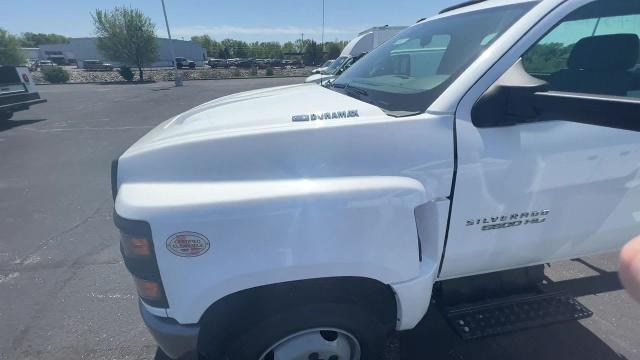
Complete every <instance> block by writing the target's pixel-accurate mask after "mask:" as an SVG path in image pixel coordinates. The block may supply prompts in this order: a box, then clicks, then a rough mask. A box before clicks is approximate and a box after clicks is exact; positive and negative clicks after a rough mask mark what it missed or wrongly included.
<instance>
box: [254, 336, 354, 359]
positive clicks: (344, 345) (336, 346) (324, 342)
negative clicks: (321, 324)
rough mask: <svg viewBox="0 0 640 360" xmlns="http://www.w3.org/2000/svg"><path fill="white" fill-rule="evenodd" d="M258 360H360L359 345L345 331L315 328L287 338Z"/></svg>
mask: <svg viewBox="0 0 640 360" xmlns="http://www.w3.org/2000/svg"><path fill="white" fill-rule="evenodd" d="M259 360H360V344H359V343H358V340H356V338H355V337H354V336H353V335H351V334H349V333H347V332H346V331H343V330H339V329H331V328H317V329H311V330H305V331H300V332H297V333H295V334H293V335H290V336H287V337H286V338H284V339H282V340H280V341H278V342H277V343H276V344H275V345H273V346H271V347H270V348H269V349H268V350H267V351H265V353H264V354H262V356H261V357H260V359H259Z"/></svg>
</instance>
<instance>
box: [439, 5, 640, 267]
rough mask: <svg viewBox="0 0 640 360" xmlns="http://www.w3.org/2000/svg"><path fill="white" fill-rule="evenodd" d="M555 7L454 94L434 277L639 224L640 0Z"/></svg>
mask: <svg viewBox="0 0 640 360" xmlns="http://www.w3.org/2000/svg"><path fill="white" fill-rule="evenodd" d="M578 3H579V4H581V5H578ZM569 6H571V8H568V7H569ZM559 9H564V10H562V11H563V13H562V14H561V15H559V14H558V12H559V11H561V10H557V11H556V13H555V16H557V17H558V19H557V20H556V21H554V22H553V23H552V24H553V25H552V26H551V25H550V26H549V27H548V28H546V29H544V31H538V32H536V31H533V32H532V33H530V34H529V35H528V36H530V37H532V38H526V37H525V38H523V39H521V40H520V42H519V43H518V45H517V46H515V47H514V48H513V49H512V50H511V51H510V52H509V53H507V55H506V56H505V57H504V58H503V59H501V60H500V61H501V62H502V64H503V66H504V67H505V68H508V69H509V70H507V71H504V72H502V73H499V72H494V74H490V73H487V75H485V78H483V80H481V81H480V82H478V84H476V86H483V88H481V89H479V90H478V89H476V90H477V91H475V92H474V90H473V89H472V91H470V92H469V93H468V95H467V98H466V99H463V100H462V102H461V103H460V106H459V108H458V111H457V113H456V118H457V120H456V128H457V132H456V134H457V143H458V149H457V151H458V154H457V155H458V168H457V176H456V183H455V190H454V192H453V205H452V213H451V218H450V230H449V235H448V238H447V245H446V250H445V251H446V253H445V255H444V258H443V259H444V260H443V263H442V267H441V271H440V277H441V278H452V277H458V276H464V275H471V274H477V273H484V272H490V271H497V270H502V269H508V268H515V267H522V266H528V265H534V264H540V263H544V262H549V261H553V260H563V259H569V258H576V257H582V256H587V255H591V254H595V253H601V252H606V251H610V250H616V249H619V248H620V247H621V246H622V245H623V244H624V243H625V242H626V241H628V240H629V239H631V238H632V237H633V236H635V235H638V234H639V233H640V71H639V70H640V65H638V64H639V63H640V61H638V60H639V57H640V50H639V47H640V42H639V40H638V39H639V37H638V36H639V35H640V0H598V1H592V2H589V1H579V2H573V3H571V2H568V3H565V4H564V5H563V6H561V7H560V8H559ZM549 16H554V13H552V14H550V15H549ZM547 20H548V19H547ZM541 34H543V35H541ZM540 35H541V36H540ZM533 36H535V37H533ZM525 49H526V51H524V50H525ZM505 62H508V63H505ZM499 64H500V63H498V64H496V66H499ZM494 69H495V67H494ZM501 71H502V70H501ZM487 76H489V77H491V76H493V77H494V78H489V79H487V78H486V77H487ZM470 96H475V97H474V98H468V97H470ZM465 104H466V105H465ZM487 104H490V105H491V106H486V105H487ZM483 105H484V107H483Z"/></svg>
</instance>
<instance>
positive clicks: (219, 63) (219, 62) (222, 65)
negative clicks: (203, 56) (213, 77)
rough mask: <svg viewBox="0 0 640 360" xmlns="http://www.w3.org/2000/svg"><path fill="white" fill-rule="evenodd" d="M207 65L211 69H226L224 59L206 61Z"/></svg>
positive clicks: (226, 65)
mask: <svg viewBox="0 0 640 360" xmlns="http://www.w3.org/2000/svg"><path fill="white" fill-rule="evenodd" d="M207 65H209V66H210V67H211V68H212V69H215V68H226V67H228V64H227V60H225V59H209V60H208V61H207Z"/></svg>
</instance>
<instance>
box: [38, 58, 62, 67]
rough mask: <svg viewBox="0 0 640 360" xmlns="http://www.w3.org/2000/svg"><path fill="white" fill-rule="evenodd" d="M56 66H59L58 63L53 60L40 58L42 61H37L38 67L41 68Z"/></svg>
mask: <svg viewBox="0 0 640 360" xmlns="http://www.w3.org/2000/svg"><path fill="white" fill-rule="evenodd" d="M54 66H58V65H56V64H55V63H54V62H53V61H51V60H40V61H38V63H37V67H38V68H40V69H43V68H48V67H54Z"/></svg>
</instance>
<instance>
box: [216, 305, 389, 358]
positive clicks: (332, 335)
mask: <svg viewBox="0 0 640 360" xmlns="http://www.w3.org/2000/svg"><path fill="white" fill-rule="evenodd" d="M320 330H323V331H320ZM387 331H388V330H387V329H386V328H385V327H384V326H383V325H382V324H381V323H380V322H379V321H378V320H377V318H376V316H375V315H374V314H372V313H370V312H368V311H367V310H365V309H363V308H361V307H358V306H356V305H351V304H313V305H306V306H302V307H297V308H293V309H290V310H287V311H286V312H283V313H280V314H273V315H271V316H269V317H267V318H264V319H260V320H258V319H256V321H255V323H254V325H253V326H250V327H249V328H247V329H246V331H245V332H244V333H242V335H241V337H240V338H239V339H238V340H237V341H235V342H234V343H233V344H231V345H230V347H229V348H228V350H227V352H226V356H225V359H227V360H270V359H273V352H269V350H272V349H276V350H277V351H286V350H290V349H291V346H297V348H296V349H301V348H302V347H301V346H300V345H299V344H300V343H296V344H294V345H292V342H291V341H288V342H287V340H291V339H292V338H293V340H295V339H300V337H301V336H307V337H306V338H305V339H309V338H308V336H312V337H313V339H318V340H320V343H321V344H322V341H328V342H333V343H334V344H336V343H335V342H336V341H340V344H341V345H344V344H347V343H348V344H350V345H352V347H351V349H350V350H349V351H348V352H343V353H349V354H351V355H347V356H348V357H351V359H348V358H345V357H333V356H327V355H326V353H324V354H321V355H322V356H321V357H318V353H317V352H315V349H316V348H309V349H308V350H307V349H305V350H304V355H303V356H302V357H300V358H304V359H314V358H316V359H325V357H326V358H327V359H336V358H337V359H340V360H363V359H364V360H376V359H380V357H381V356H382V352H383V349H384V345H385V342H386V335H387ZM320 336H321V337H322V338H320ZM296 337H297V338H296ZM293 343H295V341H293ZM285 346H289V348H286V349H285V348H284V347H285ZM304 346H307V345H304ZM337 347H338V346H336V348H337ZM320 348H321V350H322V347H320ZM343 348H344V347H342V349H343ZM307 353H309V354H307ZM291 360H297V357H296V359H291ZM325 360H326V359H325Z"/></svg>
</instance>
